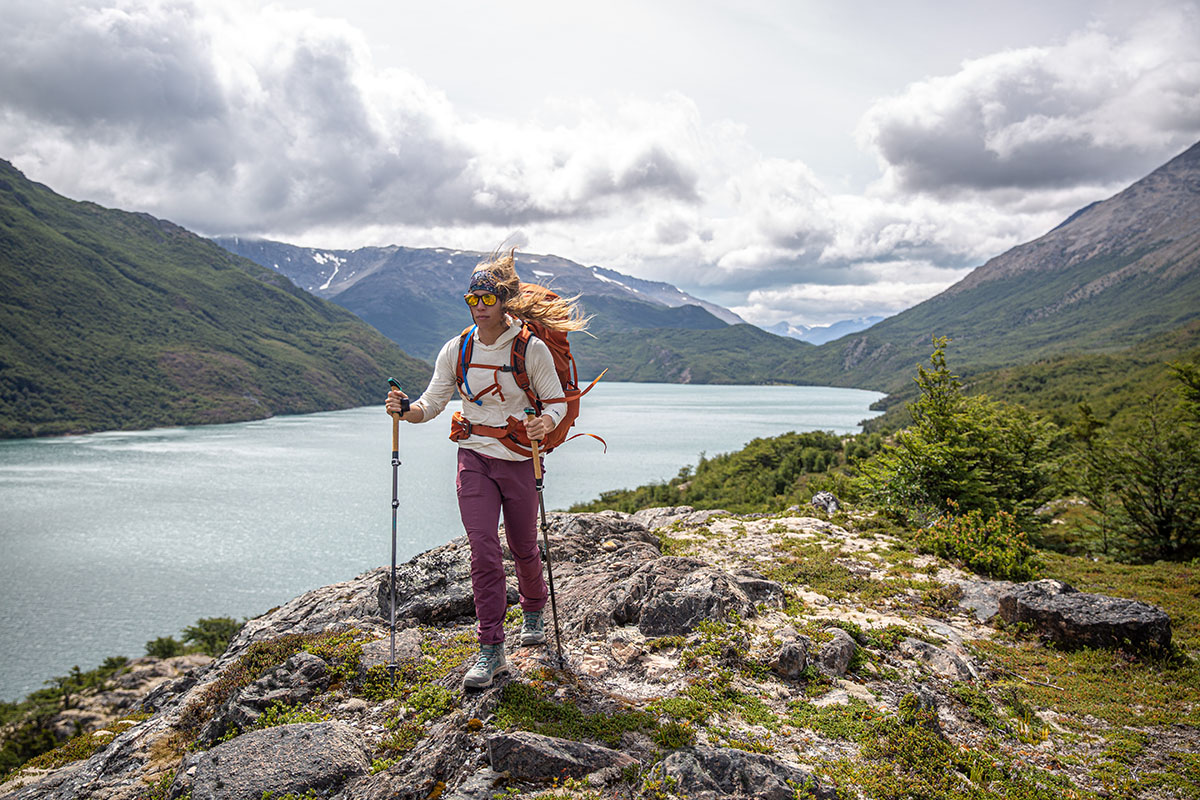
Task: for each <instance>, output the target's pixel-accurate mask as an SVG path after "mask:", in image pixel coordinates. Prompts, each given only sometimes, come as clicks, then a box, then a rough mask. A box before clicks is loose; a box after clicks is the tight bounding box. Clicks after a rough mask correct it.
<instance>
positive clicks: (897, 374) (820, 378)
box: [795, 143, 1200, 391]
mask: <svg viewBox="0 0 1200 800" xmlns="http://www.w3.org/2000/svg"><path fill="white" fill-rule="evenodd" d="M1197 318H1200V143H1198V144H1196V145H1193V146H1192V147H1191V148H1189V149H1188V150H1187V151H1186V152H1184V153H1182V154H1181V155H1179V156H1177V157H1176V158H1174V159H1172V160H1171V161H1169V162H1168V163H1167V164H1165V165H1163V166H1162V167H1160V168H1158V169H1156V170H1155V171H1154V172H1152V173H1150V174H1149V175H1147V176H1146V177H1145V178H1143V179H1141V180H1139V181H1137V182H1136V183H1134V184H1133V185H1132V186H1130V187H1129V188H1127V189H1125V190H1124V191H1122V192H1120V193H1119V194H1117V195H1115V196H1113V197H1110V198H1109V199H1107V200H1104V201H1102V202H1098V203H1093V204H1092V205H1090V206H1087V207H1086V208H1083V209H1080V210H1079V211H1077V212H1076V213H1074V214H1072V215H1071V216H1070V217H1068V218H1067V219H1066V220H1065V221H1063V222H1062V223H1061V224H1060V225H1059V226H1058V227H1056V228H1054V229H1053V230H1051V231H1050V232H1049V233H1047V234H1045V235H1044V236H1041V237H1039V238H1037V239H1035V240H1033V241H1031V242H1027V243H1026V244H1022V245H1019V246H1017V247H1014V248H1012V249H1011V250H1009V251H1007V252H1005V253H1003V254H1001V255H999V256H996V257H995V258H993V259H991V260H990V261H988V262H987V263H986V264H984V265H983V266H981V267H978V268H977V269H975V270H974V271H973V272H971V273H970V274H969V275H967V277H965V278H964V279H963V280H961V281H959V282H958V283H956V284H955V285H953V286H951V287H950V288H949V289H946V290H945V291H944V292H942V293H941V294H939V295H937V296H936V297H933V298H931V299H929V300H926V301H925V302H923V303H920V304H919V305H916V306H914V307H912V308H910V309H907V310H906V311H903V312H901V313H899V314H897V315H895V316H893V317H889V318H888V319H886V320H884V321H882V322H880V323H879V324H877V325H875V326H873V327H872V328H870V329H869V330H867V331H864V332H863V333H860V334H853V335H850V336H846V337H843V338H842V339H839V340H837V341H836V342H831V343H829V344H825V345H822V346H820V347H818V348H816V350H814V351H812V352H810V353H807V354H805V355H804V357H803V358H802V359H801V360H800V362H798V363H797V364H796V365H795V366H796V368H797V369H798V370H799V371H800V372H801V374H802V375H803V376H804V378H805V379H806V382H816V383H830V384H833V385H838V386H857V387H861V388H870V389H881V390H885V391H894V390H896V389H899V388H902V387H904V386H905V385H907V383H908V381H909V376H910V375H911V374H912V370H913V366H914V365H915V364H917V363H919V362H923V361H924V360H925V358H926V357H927V356H928V354H929V352H930V351H931V350H932V348H931V346H930V337H931V336H933V335H937V336H949V337H950V338H951V339H952V340H953V341H952V344H951V347H950V349H949V350H948V351H947V352H948V355H949V357H950V359H951V361H952V363H953V364H954V365H955V366H956V369H959V370H962V371H964V372H967V373H972V372H980V371H984V370H988V369H995V368H998V367H1004V366H1009V365H1013V364H1022V363H1029V362H1032V361H1035V360H1037V359H1041V358H1048V357H1053V356H1056V355H1060V354H1063V353H1069V352H1106V351H1113V350H1119V349H1122V348H1125V347H1128V346H1130V345H1132V344H1134V343H1135V342H1138V341H1140V340H1143V339H1146V338H1148V337H1151V336H1155V335H1158V334H1163V333H1167V332H1169V331H1172V330H1174V329H1177V328H1179V327H1181V326H1183V325H1185V324H1186V323H1188V322H1189V321H1191V320H1194V319H1197Z"/></svg>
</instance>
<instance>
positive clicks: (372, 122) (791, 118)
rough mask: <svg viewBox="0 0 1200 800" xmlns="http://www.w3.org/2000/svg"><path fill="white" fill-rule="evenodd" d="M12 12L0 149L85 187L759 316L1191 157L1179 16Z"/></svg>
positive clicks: (1034, 231)
mask: <svg viewBox="0 0 1200 800" xmlns="http://www.w3.org/2000/svg"><path fill="white" fill-rule="evenodd" d="M1135 6H1136V9H1135ZM0 8H2V10H3V12H4V24H3V26H2V27H0V51H2V52H4V53H5V57H4V58H3V59H0V157H2V158H6V159H8V160H10V161H12V162H13V163H14V164H16V166H17V167H19V168H20V169H22V170H23V171H24V172H25V173H26V174H27V175H28V176H30V177H31V178H33V179H35V180H38V181H41V182H43V183H46V184H48V185H49V186H51V187H52V188H54V189H55V190H56V191H59V192H61V193H63V194H66V195H68V196H70V197H73V198H77V199H88V200H94V201H96V202H99V203H102V204H104V205H109V206H116V207H120V208H125V209H130V210H139V211H147V212H149V213H151V214H154V215H156V216H161V217H166V218H168V219H171V220H174V221H176V222H178V223H180V224H182V225H185V226H187V227H189V228H191V229H192V230H195V231H197V232H200V233H203V234H206V235H218V234H237V235H243V236H254V235H260V236H267V237H270V238H274V239H280V240H283V241H288V242H292V243H296V244H303V245H311V246H320V247H340V248H353V247H360V246H363V245H368V244H371V245H378V244H403V245H408V246H414V247H421V246H448V247H460V248H469V249H475V250H490V249H493V248H495V247H496V246H498V245H500V244H501V242H504V241H509V242H513V243H516V244H518V245H521V246H522V247H525V248H528V249H529V250H530V251H531V252H541V253H555V254H557V255H561V256H564V257H566V258H570V259H573V260H575V261H579V262H581V263H584V264H601V265H604V266H608V267H612V268H614V269H618V270H621V271H624V272H627V273H630V274H633V275H636V276H638V277H643V278H651V279H659V280H666V281H669V282H671V283H674V284H676V285H678V286H680V287H681V288H683V289H685V290H687V291H690V292H692V293H693V294H696V295H698V296H701V297H704V298H705V299H709V300H712V301H714V302H718V303H721V304H722V305H726V306H729V307H732V308H734V309H735V310H736V311H738V312H739V313H741V314H742V315H743V316H744V317H746V318H747V319H749V320H751V321H753V322H757V323H760V324H771V323H775V322H778V321H780V320H783V319H786V320H789V321H791V322H793V323H806V324H825V323H829V322H833V321H836V320H839V319H845V318H849V317H855V316H861V315H867V314H890V313H894V312H896V311H899V310H901V309H903V308H906V307H908V306H910V305H912V304H914V303H916V302H919V301H921V300H923V299H925V298H927V297H930V296H932V295H933V294H936V293H937V292H938V291H940V290H941V289H943V288H945V287H946V286H948V285H950V284H951V283H953V282H954V281H956V280H958V279H960V278H961V277H962V276H963V275H965V274H966V273H967V272H968V271H969V270H970V269H971V268H972V267H975V266H977V265H979V264H982V263H983V262H984V261H986V260H987V259H988V258H990V257H992V256H994V255H997V254H999V253H1000V252H1003V251H1004V250H1006V249H1007V248H1009V247H1011V246H1013V245H1015V244H1018V243H1020V242H1022V241H1026V240H1028V239H1031V238H1034V237H1036V236H1038V235H1040V234H1042V233H1044V232H1045V231H1047V230H1048V229H1050V228H1051V227H1053V226H1054V225H1055V224H1057V223H1058V222H1060V221H1061V220H1062V219H1063V218H1064V217H1065V216H1067V215H1068V214H1070V213H1071V212H1072V211H1074V210H1075V209H1077V208H1079V207H1081V206H1083V205H1085V204H1087V203H1089V202H1092V201H1094V200H1097V199H1101V198H1104V197H1107V196H1109V195H1111V194H1113V193H1115V192H1116V191H1119V190H1120V189H1121V188H1123V187H1124V186H1125V185H1127V184H1128V183H1130V182H1132V181H1133V180H1136V179H1137V178H1139V177H1141V176H1142V175H1144V174H1145V173H1146V172H1148V171H1150V170H1151V169H1153V168H1154V167H1156V166H1158V165H1159V164H1161V163H1163V162H1164V161H1166V160H1168V159H1169V158H1171V157H1173V156H1174V155H1176V154H1178V153H1179V152H1181V151H1182V150H1184V149H1185V148H1187V147H1188V146H1189V145H1191V144H1192V143H1194V142H1195V141H1197V140H1198V139H1200V46H1197V44H1198V43H1200V8H1198V6H1197V3H1196V2H1184V1H1183V0H1176V1H1174V2H1154V1H1153V0H1151V1H1150V2H1140V3H1137V4H1133V3H1128V2H1082V1H1081V0H1055V2H1045V0H1032V1H1031V0H1009V1H1008V2H1003V3H997V2H994V0H989V2H976V0H939V1H938V2H934V1H933V0H916V1H915V2H909V1H908V0H889V1H888V2H884V0H873V1H872V2H866V1H865V0H823V1H822V2H815V1H814V0H740V1H739V2H732V0H731V2H715V1H708V0H654V2H645V0H643V1H642V2H637V1H636V0H609V2H604V3H571V2H563V0H556V1H554V2H540V1H539V2H532V1H530V2H525V1H524V0H512V1H511V2H506V3H496V2H476V1H475V0H470V1H467V0H463V1H462V2H457V1H456V0H447V2H443V3H429V2H428V1H427V0H425V2H420V3H418V2H410V0H379V1H378V2H374V1H372V0H283V2H275V3H265V2H256V1H255V0H75V1H74V2H61V1H60V0H3V2H2V4H0Z"/></svg>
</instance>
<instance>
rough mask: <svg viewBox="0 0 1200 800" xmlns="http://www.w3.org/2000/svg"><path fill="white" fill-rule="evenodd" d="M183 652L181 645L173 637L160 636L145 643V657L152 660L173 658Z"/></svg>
mask: <svg viewBox="0 0 1200 800" xmlns="http://www.w3.org/2000/svg"><path fill="white" fill-rule="evenodd" d="M183 652H184V647H183V644H182V643H180V641H179V640H178V639H176V638H175V637H174V636H160V637H158V638H157V639H154V640H152V641H149V642H146V655H148V656H152V657H154V658H174V657H175V656H178V655H183Z"/></svg>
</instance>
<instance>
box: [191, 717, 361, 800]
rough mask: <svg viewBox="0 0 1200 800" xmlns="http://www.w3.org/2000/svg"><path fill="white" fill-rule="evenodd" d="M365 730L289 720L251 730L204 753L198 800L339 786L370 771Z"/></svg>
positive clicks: (256, 799)
mask: <svg viewBox="0 0 1200 800" xmlns="http://www.w3.org/2000/svg"><path fill="white" fill-rule="evenodd" d="M369 765H370V762H369V761H368V759H367V752H366V746H365V745H364V743H363V740H362V735H361V734H360V733H359V732H358V731H356V730H355V729H354V728H352V727H350V726H349V725H345V724H343V723H340V722H320V723H309V724H304V725H283V726H281V727H277V728H267V729H266V730H261V731H251V732H250V733H246V734H243V735H241V736H239V737H237V738H236V739H232V740H230V741H228V742H225V743H224V744H220V745H217V746H216V747H214V748H213V749H211V750H209V751H207V752H205V753H203V754H201V756H200V758H199V759H198V760H197V762H196V774H195V777H194V778H193V780H192V800H261V798H262V796H263V793H264V792H274V793H275V794H276V795H281V794H286V793H288V792H293V793H295V794H298V795H299V794H304V793H305V792H307V791H308V790H309V789H314V790H316V791H324V790H329V789H335V790H336V789H337V788H339V787H341V786H342V785H343V784H345V783H346V781H347V780H349V779H351V778H354V777H356V776H360V775H365V774H366V773H367V771H368V769H369Z"/></svg>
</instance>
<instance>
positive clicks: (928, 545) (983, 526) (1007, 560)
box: [917, 502, 1041, 581]
mask: <svg viewBox="0 0 1200 800" xmlns="http://www.w3.org/2000/svg"><path fill="white" fill-rule="evenodd" d="M950 507H951V509H952V513H950V514H946V515H945V516H943V517H942V518H941V519H939V520H937V521H936V522H934V523H933V524H932V525H930V526H929V527H928V528H925V529H923V530H921V531H919V532H918V533H917V548H918V549H919V550H920V551H921V552H923V553H932V554H934V555H937V556H941V557H943V558H949V559H953V560H955V561H961V562H962V563H963V564H965V565H966V566H967V567H968V568H969V569H971V570H972V571H974V572H978V573H979V574H981V575H989V576H991V577H993V578H1000V579H1003V580H1010V581H1027V580H1031V579H1033V578H1035V577H1036V576H1037V572H1038V569H1039V568H1040V567H1041V564H1040V563H1039V562H1038V559H1037V552H1036V551H1035V550H1034V549H1033V546H1032V545H1030V544H1029V540H1028V539H1027V538H1026V536H1025V534H1024V532H1022V531H1021V529H1020V527H1019V526H1018V525H1017V521H1016V518H1015V517H1014V516H1013V515H1012V514H1009V513H1007V512H1004V511H1000V512H997V513H996V514H994V515H992V516H989V517H985V516H984V515H983V513H982V512H980V511H979V510H973V511H968V512H967V513H966V514H958V513H957V512H958V505H957V504H956V503H954V502H951V503H950Z"/></svg>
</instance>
